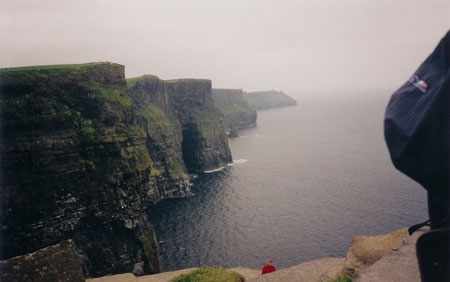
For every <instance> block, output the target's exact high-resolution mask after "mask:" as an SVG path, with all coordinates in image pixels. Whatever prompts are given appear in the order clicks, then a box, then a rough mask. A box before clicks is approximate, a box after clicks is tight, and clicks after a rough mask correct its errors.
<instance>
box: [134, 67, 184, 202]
mask: <svg viewBox="0 0 450 282" xmlns="http://www.w3.org/2000/svg"><path fill="white" fill-rule="evenodd" d="M128 83H129V86H130V96H131V98H132V100H133V106H134V108H135V113H136V119H137V121H138V124H139V125H140V127H141V128H143V129H144V130H145V133H146V135H147V140H146V146H147V150H148V151H149V153H150V155H151V157H152V160H153V164H152V172H151V174H150V182H151V183H152V184H153V185H154V186H155V187H156V189H155V190H154V194H152V195H151V198H152V201H153V202H157V201H159V200H162V199H165V198H171V197H180V196H185V195H187V194H189V193H190V186H189V176H188V174H187V171H186V167H185V165H184V161H183V152H182V140H183V135H182V130H181V124H180V122H179V121H178V119H177V118H176V117H175V115H174V114H173V113H172V111H171V110H170V109H169V96H168V95H167V91H166V85H165V83H164V81H162V80H160V79H158V78H157V77H156V76H150V75H145V76H142V77H140V78H136V79H131V80H128Z"/></svg>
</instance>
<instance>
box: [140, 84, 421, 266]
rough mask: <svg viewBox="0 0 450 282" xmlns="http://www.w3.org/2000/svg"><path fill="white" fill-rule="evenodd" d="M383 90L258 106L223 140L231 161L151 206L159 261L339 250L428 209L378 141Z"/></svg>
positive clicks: (309, 256) (229, 260) (290, 260)
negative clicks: (182, 193)
mask: <svg viewBox="0 0 450 282" xmlns="http://www.w3.org/2000/svg"><path fill="white" fill-rule="evenodd" d="M388 94H389V93H388V92H386V91H379V92H378V93H377V91H371V92H369V91H368V92H358V93H354V94H353V95H316V96H314V95H310V96H308V97H303V98H300V99H298V98H297V102H298V106H296V107H287V108H278V109H272V110H266V111H260V112H258V120H257V123H258V126H257V127H255V128H251V129H246V130H242V131H240V132H239V136H240V137H239V138H235V139H231V140H229V145H230V148H231V152H232V155H233V160H234V163H233V164H230V165H228V166H227V167H224V168H222V169H220V170H216V171H212V172H209V173H203V174H200V175H198V177H197V178H195V179H194V180H193V181H192V191H193V193H194V195H193V196H190V197H186V198H180V199H170V200H166V201H163V202H161V203H158V204H156V205H155V206H153V207H152V208H151V209H150V211H149V214H150V220H151V222H152V224H153V226H154V228H155V230H156V234H157V237H158V241H159V247H160V254H161V262H162V265H163V270H164V271H170V270H176V269H182V268H188V267H198V266H201V265H208V266H221V267H227V268H228V267H235V266H245V267H249V268H255V269H260V268H261V267H262V266H263V265H264V264H265V262H266V261H267V260H268V259H272V260H273V261H274V264H275V266H276V267H277V268H285V267H289V266H293V265H296V264H299V263H301V262H305V261H309V260H313V259H318V258H325V257H345V255H346V252H347V250H348V248H349V246H350V243H351V240H352V239H353V237H354V236H355V235H377V234H384V233H389V232H393V231H395V230H397V229H400V228H404V227H409V226H410V225H413V224H415V223H419V222H422V221H424V220H425V219H427V218H428V215H427V206H426V193H425V190H424V189H423V188H422V187H421V186H420V185H418V184H416V183H415V182H413V181H412V180H410V179H409V178H408V177H406V176H404V175H403V174H401V173H400V172H398V171H396V169H395V168H394V167H393V165H392V163H391V160H390V157H389V153H388V151H387V147H386V144H385V142H384V137H383V116H384V110H385V108H386V105H387V103H388V100H389V95H388Z"/></svg>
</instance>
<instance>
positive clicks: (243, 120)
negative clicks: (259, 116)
mask: <svg viewBox="0 0 450 282" xmlns="http://www.w3.org/2000/svg"><path fill="white" fill-rule="evenodd" d="M212 93H213V99H214V105H215V106H216V108H218V109H219V110H220V111H221V112H222V113H223V116H224V119H225V126H226V128H227V129H228V130H229V131H235V130H239V129H243V128H248V127H255V126H256V111H255V109H253V108H252V107H251V106H250V105H249V104H248V102H247V100H245V99H244V96H243V91H242V89H213V90H212Z"/></svg>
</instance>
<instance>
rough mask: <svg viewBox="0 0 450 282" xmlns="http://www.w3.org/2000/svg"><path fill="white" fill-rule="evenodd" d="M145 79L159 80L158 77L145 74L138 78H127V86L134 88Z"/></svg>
mask: <svg viewBox="0 0 450 282" xmlns="http://www.w3.org/2000/svg"><path fill="white" fill-rule="evenodd" d="M144 79H159V78H158V77H157V76H154V75H151V74H144V75H141V76H138V77H130V78H127V86H128V88H131V87H133V86H135V85H136V82H138V81H139V80H144Z"/></svg>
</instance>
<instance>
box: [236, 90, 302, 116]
mask: <svg viewBox="0 0 450 282" xmlns="http://www.w3.org/2000/svg"><path fill="white" fill-rule="evenodd" d="M244 98H245V99H246V100H247V101H248V103H249V104H250V106H252V107H253V108H254V109H255V110H257V111H259V110H267V109H272V108H280V107H287V106H296V105H297V102H296V101H295V100H294V99H292V98H291V97H289V96H288V95H286V94H285V93H284V92H283V91H275V90H270V91H258V92H244Z"/></svg>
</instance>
